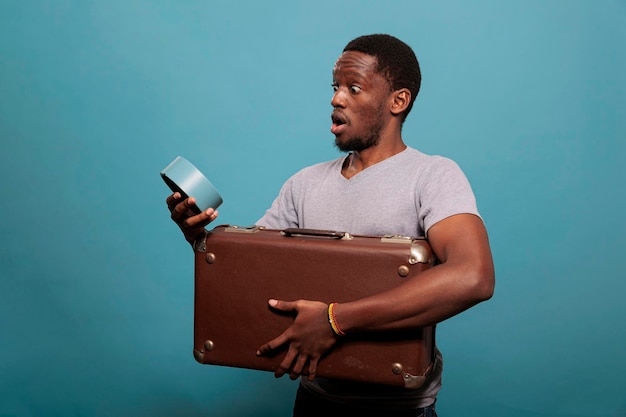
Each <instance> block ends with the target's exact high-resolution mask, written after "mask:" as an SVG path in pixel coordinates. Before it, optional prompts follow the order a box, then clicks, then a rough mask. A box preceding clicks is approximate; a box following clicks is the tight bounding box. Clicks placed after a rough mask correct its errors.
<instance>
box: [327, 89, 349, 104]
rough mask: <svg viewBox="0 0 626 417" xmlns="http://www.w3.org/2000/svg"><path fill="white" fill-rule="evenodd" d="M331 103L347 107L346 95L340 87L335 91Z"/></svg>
mask: <svg viewBox="0 0 626 417" xmlns="http://www.w3.org/2000/svg"><path fill="white" fill-rule="evenodd" d="M330 105H331V106H333V107H345V105H346V100H345V96H344V94H343V92H342V91H341V89H340V88H338V89H337V91H335V92H334V93H333V98H332V99H331V100H330Z"/></svg>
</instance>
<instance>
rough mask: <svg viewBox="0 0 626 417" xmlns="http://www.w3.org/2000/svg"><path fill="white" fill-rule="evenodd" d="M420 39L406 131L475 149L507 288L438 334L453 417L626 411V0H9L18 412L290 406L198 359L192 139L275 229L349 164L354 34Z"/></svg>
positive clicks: (4, 165) (437, 147)
mask: <svg viewBox="0 0 626 417" xmlns="http://www.w3.org/2000/svg"><path fill="white" fill-rule="evenodd" d="M376 32H386V33H391V34H393V35H395V36H398V37H399V38H401V39H403V40H405V41H406V42H407V43H409V44H410V45H411V46H413V48H414V49H415V51H416V53H417V55H418V58H419V59H420V62H421V66H422V70H423V77H424V80H423V88H422V91H421V93H420V96H419V97H418V100H417V102H416V104H415V107H414V109H413V112H412V113H411V115H410V116H409V119H408V120H407V123H406V125H405V128H404V138H405V141H406V142H407V143H408V144H409V145H411V146H413V147H416V148H418V149H420V150H422V151H424V152H427V153H433V154H443V155H446V156H449V157H451V158H453V159H455V160H456V161H457V162H458V163H459V164H460V165H461V167H462V168H463V169H464V170H465V172H466V174H467V175H468V177H469V179H470V181H471V182H472V185H473V187H474V191H475V193H476V195H477V198H478V201H479V209H480V210H481V213H482V214H483V216H484V218H485V221H486V224H487V226H488V229H489V231H490V236H491V243H492V247H493V253H494V257H495V261H496V268H497V288H496V294H495V297H494V298H493V299H492V300H491V301H489V302H487V303H484V304H481V305H479V306H477V307H476V308H474V309H472V310H470V311H468V312H466V313H464V314H462V315H460V316H457V317H455V318H452V319H450V320H448V321H446V322H445V323H443V324H441V325H440V326H439V330H438V332H439V333H438V336H439V344H440V347H441V349H442V350H443V352H444V355H445V356H446V372H445V380H444V389H443V391H442V392H441V395H440V400H439V403H438V411H439V412H440V415H442V416H460V415H464V416H479V415H480V416H492V417H500V416H512V417H515V416H520V417H521V416H524V417H528V416H531V417H539V416H542V417H543V416H546V417H547V416H551V417H574V416H594V417H618V416H619V417H624V416H626V396H625V395H624V388H626V386H625V384H624V375H625V374H626V360H625V357H624V344H625V343H626V330H625V326H624V323H623V320H624V316H625V313H626V308H625V307H624V305H623V302H622V299H623V298H624V293H625V291H626V284H625V280H624V273H623V269H624V268H623V261H624V249H625V248H626V245H625V243H626V242H625V236H626V230H625V222H624V220H623V219H624V217H623V210H624V203H625V195H624V194H625V193H624V185H623V179H624V171H625V169H624V151H625V146H624V143H625V139H626V117H624V116H625V115H626V79H625V78H624V74H626V49H625V47H624V46H625V45H626V2H624V1H623V0H613V1H611V0H601V1H595V2H592V1H573V0H572V1H567V0H563V1H557V0H554V1H538V0H536V1H533V0H530V1H521V0H519V1H517V0H516V1H507V2H499V1H473V2H465V1H460V0H457V1H455V0H450V1H439V2H434V1H432V2H431V1H408V0H407V1H389V2H383V1H361V2H356V1H342V2H336V1H332V2H331V1H326V0H324V1H307V2H297V1H282V0H281V1H272V2H253V1H248V2H244V1H232V2H216V1H214V2H209V1H181V2H176V1H143V2H141V1H107V2H95V1H69V0H57V1H52V0H51V1H43V0H32V1H17V0H4V1H2V2H0V140H1V141H2V150H1V151H0V186H1V187H0V192H1V193H2V200H1V201H2V204H1V206H0V210H1V211H0V236H1V240H0V276H1V279H0V338H1V339H0V340H1V343H0V415H1V416H20V417H22V416H37V417H40V416H97V417H99V416H226V417H228V416H245V415H257V416H288V415H290V414H289V413H290V409H291V405H292V397H293V393H294V392H295V388H296V383H294V382H292V381H290V380H289V379H288V378H284V379H280V380H275V379H274V378H273V376H272V375H271V374H269V373H265V372H259V371H249V370H240V369H232V368H220V367H211V366H201V365H198V364H197V363H196V362H195V361H194V359H193V356H192V353H191V350H192V320H193V312H192V300H193V265H192V252H191V250H190V249H189V247H188V246H187V244H186V243H185V241H184V240H183V238H182V236H181V235H180V233H179V231H178V229H177V228H176V226H175V225H174V224H173V223H171V221H170V219H169V216H168V212H167V209H166V207H165V204H164V199H165V197H166V196H167V194H168V189H167V187H166V186H165V184H164V183H163V182H162V181H161V179H160V177H159V171H160V170H161V169H162V168H164V167H165V166H166V165H167V164H168V163H169V162H170V161H171V160H172V159H173V158H174V157H175V156H177V155H183V156H185V157H186V158H187V159H189V160H190V161H191V162H192V163H194V164H195V165H196V166H197V167H198V168H199V169H201V170H202V171H203V172H204V173H205V174H206V175H207V176H208V177H209V178H210V179H211V180H212V182H213V183H214V184H215V185H216V187H217V188H218V189H219V190H220V191H221V193H222V195H223V197H224V199H225V203H224V205H223V206H222V207H221V209H220V212H221V215H220V220H219V222H220V223H234V224H240V225H249V224H252V223H253V222H254V221H255V220H256V219H257V218H259V217H260V216H261V215H262V214H263V212H264V210H265V209H266V208H267V207H268V206H269V204H270V203H271V201H272V200H273V198H274V197H275V195H276V193H277V192H278V190H279V187H280V186H281V184H282V183H283V181H284V180H285V179H286V178H287V177H288V176H290V175H291V174H292V173H294V172H295V171H296V170H298V169H300V168H302V167H304V166H306V165H309V164H312V163H315V162H319V161H324V160H328V159H333V158H335V157H337V156H339V153H338V151H337V150H336V149H335V148H334V146H333V137H332V135H331V134H330V132H329V128H330V118H329V115H330V110H331V106H330V104H329V102H330V98H331V93H332V90H331V87H330V84H331V69H332V66H333V63H334V61H335V59H336V58H337V56H338V55H339V54H340V52H341V49H342V48H343V46H344V45H345V44H346V43H347V42H348V41H349V40H351V39H352V38H354V37H356V36H358V35H362V34H367V33H376Z"/></svg>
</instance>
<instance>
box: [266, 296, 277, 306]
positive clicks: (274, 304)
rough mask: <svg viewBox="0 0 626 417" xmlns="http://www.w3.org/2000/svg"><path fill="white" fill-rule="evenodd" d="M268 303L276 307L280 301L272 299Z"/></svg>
mask: <svg viewBox="0 0 626 417" xmlns="http://www.w3.org/2000/svg"><path fill="white" fill-rule="evenodd" d="M268 303H269V304H270V305H271V306H272V307H276V304H278V300H274V299H273V298H272V299H270V300H269V301H268Z"/></svg>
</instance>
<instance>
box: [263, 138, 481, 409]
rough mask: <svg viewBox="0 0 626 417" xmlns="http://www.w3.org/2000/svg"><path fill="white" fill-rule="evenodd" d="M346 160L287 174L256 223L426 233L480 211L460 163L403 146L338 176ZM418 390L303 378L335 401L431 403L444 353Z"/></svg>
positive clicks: (359, 232) (375, 232)
mask: <svg viewBox="0 0 626 417" xmlns="http://www.w3.org/2000/svg"><path fill="white" fill-rule="evenodd" d="M344 160H345V157H341V158H338V159H336V160H334V161H329V162H325V163H321V164H317V165H313V166H310V167H308V168H304V169H303V170H301V171H299V172H298V173H296V174H295V175H294V176H292V177H291V178H289V179H288V180H287V182H286V183H285V184H284V185H283V187H282V189H281V190H280V193H279V195H278V197H277V198H276V200H274V202H273V203H272V206H271V207H270V208H269V209H268V210H267V212H266V213H265V215H264V216H263V217H262V218H261V219H260V220H259V221H258V222H257V223H256V224H257V225H259V226H265V227H266V228H270V229H286V228H290V227H300V228H307V229H323V230H334V231H341V232H349V233H352V234H357V235H386V234H399V235H404V236H412V237H421V236H427V234H428V229H429V228H430V227H431V226H433V225H434V224H435V223H437V222H439V221H440V220H443V219H445V218H446V217H449V216H452V215H455V214H461V213H470V214H475V215H479V214H478V210H477V208H476V200H475V198H474V194H473V192H472V189H471V187H470V184H469V182H468V181H467V178H466V177H465V175H464V174H463V172H462V171H461V169H460V168H459V167H458V165H457V164H456V163H455V162H454V161H452V160H450V159H448V158H444V157H441V156H430V155H426V154H424V153H422V152H420V151H418V150H416V149H413V148H409V147H407V148H406V149H405V150H404V151H402V152H400V153H398V154H396V155H394V156H392V157H390V158H388V159H385V160H384V161H381V162H379V163H377V164H375V165H372V166H370V167H368V168H367V169H365V170H363V171H361V172H359V173H358V174H356V175H355V176H353V177H352V178H350V179H347V178H345V177H344V176H343V175H342V174H341V169H342V165H343V162H344ZM437 355H438V364H437V367H436V368H435V369H434V371H433V372H432V373H431V376H430V378H429V380H428V381H427V382H426V383H425V384H424V386H423V387H422V388H420V389H418V390H405V389H397V388H390V387H380V386H372V385H368V384H365V385H363V384H353V383H346V382H344V381H333V380H327V379H322V378H318V379H316V380H315V381H313V382H310V381H308V380H307V379H305V378H303V379H302V380H301V384H302V385H303V387H304V388H306V389H308V390H310V391H313V392H316V393H318V394H320V395H323V396H326V397H329V398H333V399H335V400H337V401H359V402H360V403H362V404H364V405H366V404H367V405H368V406H369V407H371V408H378V407H383V408H386V409H391V408H397V409H407V408H417V407H424V406H428V405H431V404H432V403H433V402H434V401H435V398H436V396H437V393H438V392H439V389H440V388H441V371H442V360H441V359H442V358H441V354H440V353H439V352H438V351H437Z"/></svg>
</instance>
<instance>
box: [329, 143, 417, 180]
mask: <svg viewBox="0 0 626 417" xmlns="http://www.w3.org/2000/svg"><path fill="white" fill-rule="evenodd" d="M405 149H406V145H405V144H404V142H403V141H402V138H400V139H399V140H397V141H394V142H392V143H390V144H385V143H383V142H382V141H381V143H379V144H378V145H376V146H372V147H370V148H367V149H364V150H362V151H360V152H352V153H351V154H350V155H349V156H348V157H347V158H346V161H345V162H344V165H343V169H342V170H341V174H342V175H343V176H344V177H346V178H348V179H349V178H352V177H353V176H355V175H356V174H358V173H359V172H361V171H363V170H364V169H367V168H369V167H371V166H372V165H375V164H377V163H379V162H381V161H384V160H385V159H387V158H390V157H392V156H394V155H396V154H398V153H400V152H402V151H403V150H405Z"/></svg>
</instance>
